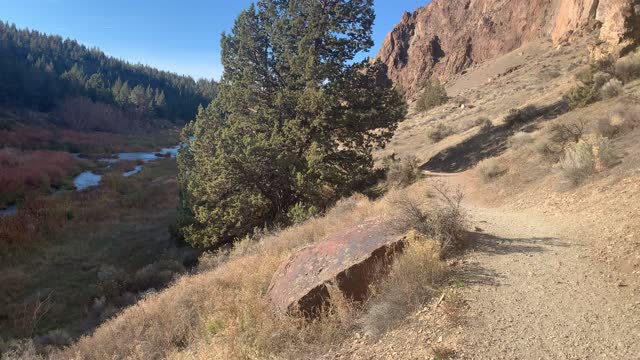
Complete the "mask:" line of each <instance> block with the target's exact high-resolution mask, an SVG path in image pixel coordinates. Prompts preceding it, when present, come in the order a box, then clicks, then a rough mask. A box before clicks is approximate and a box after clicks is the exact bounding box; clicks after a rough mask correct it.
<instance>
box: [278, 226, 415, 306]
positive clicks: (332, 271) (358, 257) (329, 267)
mask: <svg viewBox="0 0 640 360" xmlns="http://www.w3.org/2000/svg"><path fill="white" fill-rule="evenodd" d="M402 246H403V237H402V236H399V235H397V234H394V233H393V232H392V231H390V230H389V226H388V225H385V224H384V223H383V222H382V221H380V220H375V219H374V220H369V221H365V222H363V223H362V224H359V225H357V226H354V227H353V228H349V229H345V230H344V231H341V232H339V233H337V234H334V235H332V236H331V237H329V238H327V239H326V240H324V241H322V242H319V243H316V244H314V245H311V246H308V247H306V248H304V249H302V250H300V251H299V252H298V253H296V254H294V255H292V257H291V258H290V259H288V261H286V262H285V263H284V264H283V265H282V266H281V267H280V268H279V269H278V271H277V272H276V273H275V274H274V276H273V279H272V280H271V284H270V286H269V290H268V293H267V298H268V300H269V302H270V303H271V305H272V306H273V308H274V309H275V311H276V312H278V313H280V314H285V313H288V312H291V311H300V312H301V313H302V314H304V315H305V316H309V317H313V316H314V315H317V314H318V312H319V311H320V310H321V309H322V307H323V306H324V305H326V304H327V301H328V300H329V297H330V292H329V286H331V285H334V286H336V287H337V288H338V289H339V291H340V292H342V294H343V295H344V296H345V297H346V298H349V299H351V300H353V301H363V300H364V299H366V297H367V295H368V290H369V285H370V284H371V282H372V281H373V280H374V279H375V276H376V275H378V274H380V271H374V270H375V267H376V266H377V265H378V264H389V263H390V261H391V260H392V258H393V255H394V254H395V253H397V252H398V251H400V250H401V249H402Z"/></svg>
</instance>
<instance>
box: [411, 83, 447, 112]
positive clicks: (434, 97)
mask: <svg viewBox="0 0 640 360" xmlns="http://www.w3.org/2000/svg"><path fill="white" fill-rule="evenodd" d="M447 101H449V97H448V96H447V90H446V89H445V88H444V86H442V85H441V84H440V82H439V81H438V80H434V81H427V82H426V83H425V86H424V88H423V90H422V94H420V98H418V102H417V103H416V109H417V110H418V111H419V112H425V111H429V110H431V109H433V108H434V107H436V106H440V105H442V104H446V103H447Z"/></svg>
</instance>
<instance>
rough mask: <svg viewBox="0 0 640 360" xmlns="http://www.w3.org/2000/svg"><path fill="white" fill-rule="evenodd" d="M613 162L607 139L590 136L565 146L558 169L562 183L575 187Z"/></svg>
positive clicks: (613, 158)
mask: <svg viewBox="0 0 640 360" xmlns="http://www.w3.org/2000/svg"><path fill="white" fill-rule="evenodd" d="M614 162H615V156H614V154H613V150H612V148H611V145H610V141H609V139H607V138H605V137H602V136H599V135H591V136H588V137H586V138H584V139H581V140H580V141H578V142H577V143H575V144H571V145H570V146H567V148H566V149H565V153H564V156H563V157H562V158H561V159H560V162H559V163H558V168H559V169H560V174H561V176H562V177H563V178H564V181H565V182H566V183H567V184H569V185H571V186H575V185H579V184H580V183H582V182H583V181H584V180H585V179H586V178H587V177H589V176H591V175H592V174H594V173H596V172H599V171H602V170H604V169H606V168H609V167H611V166H612V165H613V164H614Z"/></svg>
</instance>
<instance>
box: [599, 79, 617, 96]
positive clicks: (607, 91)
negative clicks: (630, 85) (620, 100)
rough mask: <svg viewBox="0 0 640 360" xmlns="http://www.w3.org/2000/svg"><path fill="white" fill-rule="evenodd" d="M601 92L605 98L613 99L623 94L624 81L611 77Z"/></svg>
mask: <svg viewBox="0 0 640 360" xmlns="http://www.w3.org/2000/svg"><path fill="white" fill-rule="evenodd" d="M600 94H601V95H602V98H603V99H611V98H614V97H616V96H618V95H620V94H622V82H621V81H620V80H618V79H611V80H609V82H607V83H606V84H604V86H602V89H600Z"/></svg>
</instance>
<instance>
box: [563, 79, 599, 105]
mask: <svg viewBox="0 0 640 360" xmlns="http://www.w3.org/2000/svg"><path fill="white" fill-rule="evenodd" d="M576 78H577V80H578V81H579V84H578V85H577V86H576V87H574V88H573V89H571V90H570V91H569V93H568V94H567V95H565V100H566V101H567V104H568V105H569V108H570V109H577V108H581V107H585V106H587V105H589V104H592V103H594V102H596V101H598V100H599V96H600V89H599V88H598V87H597V86H596V81H595V79H594V73H593V71H592V70H591V69H588V70H585V71H582V72H580V73H579V74H578V75H577V76H576Z"/></svg>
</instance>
